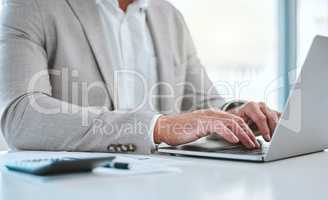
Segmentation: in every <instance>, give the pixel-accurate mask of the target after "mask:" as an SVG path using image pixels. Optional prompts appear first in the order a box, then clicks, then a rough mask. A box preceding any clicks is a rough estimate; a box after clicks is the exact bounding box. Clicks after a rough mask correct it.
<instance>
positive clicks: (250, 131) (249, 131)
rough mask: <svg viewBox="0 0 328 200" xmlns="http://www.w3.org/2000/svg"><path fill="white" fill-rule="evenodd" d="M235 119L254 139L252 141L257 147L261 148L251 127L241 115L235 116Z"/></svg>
mask: <svg viewBox="0 0 328 200" xmlns="http://www.w3.org/2000/svg"><path fill="white" fill-rule="evenodd" d="M235 121H236V122H237V123H238V124H239V126H240V127H241V128H242V129H243V130H244V131H245V133H246V134H247V135H248V137H249V138H250V139H251V140H252V142H253V143H254V144H255V146H256V148H260V144H259V143H258V141H257V139H256V136H255V134H254V133H253V131H252V130H251V129H250V127H249V126H248V125H247V124H246V122H245V121H244V120H243V119H242V118H239V117H235Z"/></svg>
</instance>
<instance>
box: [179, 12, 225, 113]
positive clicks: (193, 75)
mask: <svg viewBox="0 0 328 200" xmlns="http://www.w3.org/2000/svg"><path fill="white" fill-rule="evenodd" d="M176 15H177V16H176V18H177V20H176V21H177V24H178V29H179V31H180V35H181V37H180V42H181V43H182V44H181V45H180V46H181V47H182V48H183V49H182V52H184V55H183V57H184V60H185V61H184V62H185V65H186V66H185V67H186V83H188V84H187V85H186V86H185V89H184V99H183V102H182V110H184V111H192V110H199V109H209V108H215V109H221V108H222V106H223V105H224V104H225V100H224V98H223V97H222V96H221V95H220V94H219V93H218V91H217V89H216V88H215V86H214V84H213V82H212V81H211V80H210V78H209V77H208V74H207V72H206V70H205V68H204V66H203V65H202V63H201V61H200V59H199V57H198V54H197V51H196V48H195V45H194V42H193V40H192V37H191V34H190V31H189V29H188V27H187V24H186V22H185V20H184V18H183V16H182V14H181V13H180V12H179V11H177V10H176Z"/></svg>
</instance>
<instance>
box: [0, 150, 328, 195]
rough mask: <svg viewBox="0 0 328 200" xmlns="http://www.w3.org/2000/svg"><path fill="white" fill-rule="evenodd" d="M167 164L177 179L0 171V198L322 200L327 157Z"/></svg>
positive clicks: (184, 159) (183, 160)
mask: <svg viewBox="0 0 328 200" xmlns="http://www.w3.org/2000/svg"><path fill="white" fill-rule="evenodd" d="M154 157H161V158H162V157H164V158H167V157H165V156H158V155H154ZM168 159H170V160H174V161H177V162H176V164H175V165H176V166H178V167H179V168H180V169H181V172H180V173H162V174H149V175H142V176H141V175H136V176H110V175H99V174H76V175H68V176H63V177H59V178H53V179H49V180H46V181H44V180H43V181H41V180H40V178H37V177H36V178H33V177H32V178H31V177H29V178H26V177H25V176H24V175H23V174H17V173H14V172H9V171H4V172H3V173H2V177H1V179H2V180H1V185H0V186H1V187H0V188H1V189H0V193H2V195H3V196H2V198H3V199H5V200H16V199H17V200H22V199H23V200H29V199H31V200H39V199H40V200H52V199H60V200H65V199H73V200H84V199H85V200H91V199H92V200H93V199H94V200H99V199H100V200H105V199H108V200H111V199H120V200H125V199H126V200H139V199H140V200H151V199H163V200H172V199H181V200H184V199H188V200H207V199H208V200H212V199H222V200H225V199H227V200H228V199H229V200H237V199H243V200H248V199H249V200H251V199H252V200H259V199H261V200H283V199H291V200H294V199H295V200H296V199H297V200H302V199H304V200H309V199H327V198H328V193H327V191H328V184H327V180H328V152H322V153H317V154H312V155H308V156H303V157H297V158H292V159H288V160H283V161H277V162H272V163H264V164H263V163H262V164H260V163H246V162H237V161H222V160H209V159H197V158H187V157H169V158H168ZM180 161H181V162H180Z"/></svg>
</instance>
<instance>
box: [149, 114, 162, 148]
mask: <svg viewBox="0 0 328 200" xmlns="http://www.w3.org/2000/svg"><path fill="white" fill-rule="evenodd" d="M161 116H162V115H161V114H158V115H155V116H154V117H153V119H152V120H151V124H150V129H149V131H150V133H149V136H150V144H151V149H152V151H154V150H156V149H157V145H156V144H155V140H154V131H155V126H156V123H157V120H158V119H159V118H160V117H161Z"/></svg>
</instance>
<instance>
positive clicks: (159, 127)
mask: <svg viewBox="0 0 328 200" xmlns="http://www.w3.org/2000/svg"><path fill="white" fill-rule="evenodd" d="M166 118H167V117H166V116H161V117H159V118H158V119H157V122H156V124H155V128H154V142H155V144H160V143H162V142H164V139H163V138H164V137H163V134H164V133H165V131H163V127H165V126H166V125H165V123H166V121H167V120H166Z"/></svg>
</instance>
